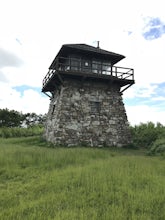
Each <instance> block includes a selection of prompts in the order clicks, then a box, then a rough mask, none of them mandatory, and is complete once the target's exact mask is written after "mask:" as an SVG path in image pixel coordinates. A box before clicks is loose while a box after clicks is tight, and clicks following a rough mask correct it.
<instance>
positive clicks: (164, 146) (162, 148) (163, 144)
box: [149, 138, 165, 155]
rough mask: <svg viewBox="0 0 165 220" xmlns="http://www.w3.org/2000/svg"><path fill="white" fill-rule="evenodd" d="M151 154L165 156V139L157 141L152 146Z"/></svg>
mask: <svg viewBox="0 0 165 220" xmlns="http://www.w3.org/2000/svg"><path fill="white" fill-rule="evenodd" d="M149 153H150V154H151V155H157V154H161V155H162V154H165V138H160V139H157V140H156V141H155V142H154V143H153V144H152V146H151V148H150V151H149Z"/></svg>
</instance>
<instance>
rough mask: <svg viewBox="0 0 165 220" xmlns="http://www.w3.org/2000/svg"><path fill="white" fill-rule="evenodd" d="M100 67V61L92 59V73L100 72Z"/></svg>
mask: <svg viewBox="0 0 165 220" xmlns="http://www.w3.org/2000/svg"><path fill="white" fill-rule="evenodd" d="M101 68H102V65H101V61H95V60H93V61H92V72H93V73H101Z"/></svg>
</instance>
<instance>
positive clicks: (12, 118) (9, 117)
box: [0, 108, 24, 127]
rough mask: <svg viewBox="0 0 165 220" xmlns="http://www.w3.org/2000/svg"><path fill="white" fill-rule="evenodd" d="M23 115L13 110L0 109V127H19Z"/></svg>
mask: <svg viewBox="0 0 165 220" xmlns="http://www.w3.org/2000/svg"><path fill="white" fill-rule="evenodd" d="M23 120H24V115H23V114H22V113H20V112H18V111H15V110H8V109H7V108H6V109H0V127H20V126H21V124H22V122H23Z"/></svg>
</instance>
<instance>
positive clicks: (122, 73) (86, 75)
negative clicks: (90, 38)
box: [42, 44, 135, 93]
mask: <svg viewBox="0 0 165 220" xmlns="http://www.w3.org/2000/svg"><path fill="white" fill-rule="evenodd" d="M123 58H125V56H123V55H120V54H117V53H113V52H109V51H106V50H103V49H100V48H99V47H93V46H89V45H86V44H64V45H63V46H62V47H61V49H60V51H59V52H58V54H57V55H56V57H55V59H54V60H53V62H52V64H51V65H50V67H49V71H48V73H47V75H46V76H45V78H44V79H43V85H42V92H44V93H46V92H53V91H54V90H55V88H56V86H58V85H60V84H62V83H63V80H65V79H67V78H71V79H72V78H73V79H80V80H92V81H93V80H99V81H101V80H103V81H107V82H108V81H110V82H113V83H117V84H119V85H120V87H123V86H124V89H123V90H122V91H121V92H123V91H124V90H126V89H127V88H128V87H130V86H131V85H133V84H134V83H135V82H134V70H133V69H132V68H125V67H118V66H114V65H115V64H116V63H117V62H119V61H120V60H122V59H123Z"/></svg>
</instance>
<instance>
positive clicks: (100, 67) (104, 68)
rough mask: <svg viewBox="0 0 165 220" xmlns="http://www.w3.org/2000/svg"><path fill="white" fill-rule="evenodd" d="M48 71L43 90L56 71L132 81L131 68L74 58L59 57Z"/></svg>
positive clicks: (132, 73)
mask: <svg viewBox="0 0 165 220" xmlns="http://www.w3.org/2000/svg"><path fill="white" fill-rule="evenodd" d="M51 68H52V69H49V71H48V73H47V75H46V76H45V77H44V79H43V88H44V87H45V86H46V84H47V83H48V82H49V81H50V80H51V78H52V77H53V75H54V74H56V71H57V72H58V73H60V72H66V73H67V72H68V73H69V72H70V73H83V74H99V75H109V76H113V77H117V78H118V79H122V80H134V70H133V69H131V68H125V67H118V66H112V65H111V64H109V63H107V62H99V61H92V62H91V61H88V60H82V59H76V58H64V57H60V58H59V59H58V60H57V61H56V62H55V64H54V65H53V66H52V67H51Z"/></svg>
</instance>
